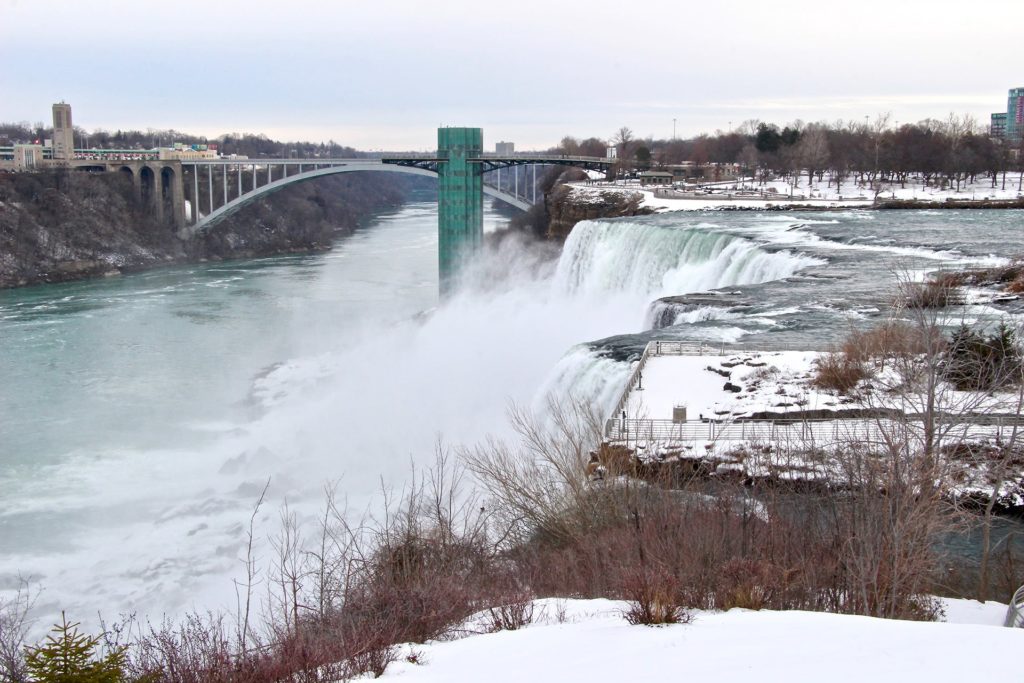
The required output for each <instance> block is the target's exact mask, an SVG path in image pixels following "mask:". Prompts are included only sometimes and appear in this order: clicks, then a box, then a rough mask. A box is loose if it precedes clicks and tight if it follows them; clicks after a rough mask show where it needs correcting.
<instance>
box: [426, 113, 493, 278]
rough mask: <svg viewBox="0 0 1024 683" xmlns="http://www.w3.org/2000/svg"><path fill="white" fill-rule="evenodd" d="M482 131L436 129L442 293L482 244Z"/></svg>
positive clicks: (477, 129)
mask: <svg viewBox="0 0 1024 683" xmlns="http://www.w3.org/2000/svg"><path fill="white" fill-rule="evenodd" d="M483 149H484V133H483V129H481V128H438V129H437V151H438V157H439V158H441V159H442V161H441V162H440V163H439V164H438V188H437V190H438V196H437V213H438V216H437V232H438V234H437V237H438V240H437V241H438V245H437V246H438V249H437V251H438V259H439V263H438V265H439V271H438V274H439V277H440V287H441V293H442V294H445V293H447V292H448V291H450V290H451V288H452V286H453V284H454V281H455V276H456V273H457V272H458V269H459V266H460V265H461V264H462V262H463V261H464V260H465V259H466V258H468V256H469V255H470V254H472V253H473V252H474V251H475V250H476V249H478V248H479V247H480V244H481V243H482V242H483V235H484V184H483V183H484V179H483V171H482V169H481V167H480V164H479V163H470V162H469V160H470V159H472V158H478V157H479V156H480V154H481V153H482V152H483Z"/></svg>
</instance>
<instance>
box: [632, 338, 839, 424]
mask: <svg viewBox="0 0 1024 683" xmlns="http://www.w3.org/2000/svg"><path fill="white" fill-rule="evenodd" d="M815 350H824V349H810V348H807V345H806V344H805V345H803V346H800V347H797V346H794V345H788V344H758V345H756V346H755V345H746V344H730V345H728V346H726V345H725V344H724V343H723V344H720V345H717V346H716V345H710V344H706V343H704V342H699V343H695V342H687V341H649V342H647V345H646V346H645V347H644V352H643V353H642V354H640V360H639V362H637V364H636V367H635V368H633V372H631V373H630V375H629V378H628V379H627V380H626V386H625V387H624V388H623V390H622V395H621V396H619V400H618V402H617V403H616V404H615V409H614V410H612V417H617V416H619V415H621V414H622V411H623V410H624V409H625V408H626V403H627V402H628V401H629V394H630V393H631V392H632V391H633V387H635V386H636V385H637V382H638V381H639V379H640V375H641V373H642V372H643V370H644V367H645V366H646V365H647V360H648V359H649V358H651V357H652V356H726V355H730V354H734V353H753V352H757V351H815Z"/></svg>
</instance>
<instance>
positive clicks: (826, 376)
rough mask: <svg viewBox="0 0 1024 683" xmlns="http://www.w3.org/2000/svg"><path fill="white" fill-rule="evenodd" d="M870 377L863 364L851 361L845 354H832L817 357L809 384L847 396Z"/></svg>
mask: <svg viewBox="0 0 1024 683" xmlns="http://www.w3.org/2000/svg"><path fill="white" fill-rule="evenodd" d="M869 376H870V373H868V371H867V369H866V368H865V367H864V364H863V363H861V362H859V361H857V360H854V359H851V357H850V356H849V355H847V354H845V353H840V352H832V353H826V354H824V355H822V356H819V357H818V358H817V359H815V361H814V378H813V380H812V381H811V383H812V384H813V385H814V386H815V387H818V388H819V389H825V390H828V391H836V392H838V393H840V394H848V393H850V392H851V391H853V390H854V389H855V388H856V387H857V384H858V383H859V382H860V381H861V380H863V379H867V378H868V377H869Z"/></svg>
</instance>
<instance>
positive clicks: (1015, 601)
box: [1003, 586, 1024, 628]
mask: <svg viewBox="0 0 1024 683" xmlns="http://www.w3.org/2000/svg"><path fill="white" fill-rule="evenodd" d="M1003 626H1008V627H1010V628H1024V586H1021V587H1020V588H1018V589H1017V592H1016V593H1014V594H1013V597H1012V598H1010V606H1009V607H1008V608H1007V610H1006V621H1005V622H1003Z"/></svg>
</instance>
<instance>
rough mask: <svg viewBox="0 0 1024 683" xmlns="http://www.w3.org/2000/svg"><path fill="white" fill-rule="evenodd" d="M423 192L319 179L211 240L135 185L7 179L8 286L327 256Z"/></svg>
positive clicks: (106, 179) (0, 203) (1, 202)
mask: <svg viewBox="0 0 1024 683" xmlns="http://www.w3.org/2000/svg"><path fill="white" fill-rule="evenodd" d="M424 183H428V184H427V185H424ZM420 186H424V187H430V185H429V181H424V180H422V179H419V178H404V177H396V176H395V175H393V174H378V173H373V174H358V175H355V174H353V175H351V176H330V177H327V178H321V179H319V180H317V181H315V182H310V183H301V184H296V185H293V186H291V187H288V188H286V189H284V190H281V191H280V192H278V193H276V194H274V195H271V196H269V197H267V198H264V199H262V200H259V201H257V202H255V203H253V204H252V205H250V206H247V207H245V208H244V209H242V210H240V211H239V212H238V213H237V214H235V215H233V216H231V217H230V218H229V219H227V220H225V221H224V222H223V223H221V224H220V225H218V226H217V227H216V228H215V229H213V230H211V231H210V232H209V233H207V234H204V235H201V236H197V237H195V238H191V239H187V240H182V239H179V238H178V237H177V235H176V234H175V230H174V228H173V227H172V226H170V225H168V224H165V223H161V222H159V221H157V220H155V219H154V218H153V216H152V215H150V213H149V212H148V211H147V210H146V209H145V208H144V207H143V206H141V205H140V204H139V203H138V202H137V201H136V200H135V198H134V195H133V193H132V187H131V184H130V183H129V182H128V181H127V180H126V179H124V178H122V177H120V176H119V175H115V174H90V173H78V172H46V173H17V174H2V175H0V288H2V287H16V286H19V285H26V284H33V283H38V282H58V281H62V280H73V279H77V278H83V277H94V276H100V275H109V274H116V273H120V272H127V271H132V270H140V269H143V268H150V267H154V266H157V265H161V264H167V263H181V262H188V261H201V260H209V259H227V258H248V257H254V256H265V255H271V254H280V253H289V252H296V251H309V250H316V249H327V248H330V246H331V243H332V242H333V240H334V239H336V238H337V237H338V236H339V235H340V234H345V233H347V232H351V231H352V230H353V229H354V228H355V227H356V226H357V225H358V224H359V222H360V221H361V220H363V219H365V218H367V217H369V216H370V215H371V214H372V213H373V212H375V211H380V210H383V209H386V208H390V207H394V206H397V205H399V204H401V203H402V202H403V201H404V200H405V199H406V197H407V196H408V192H409V191H410V190H411V189H413V188H415V187H420Z"/></svg>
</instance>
